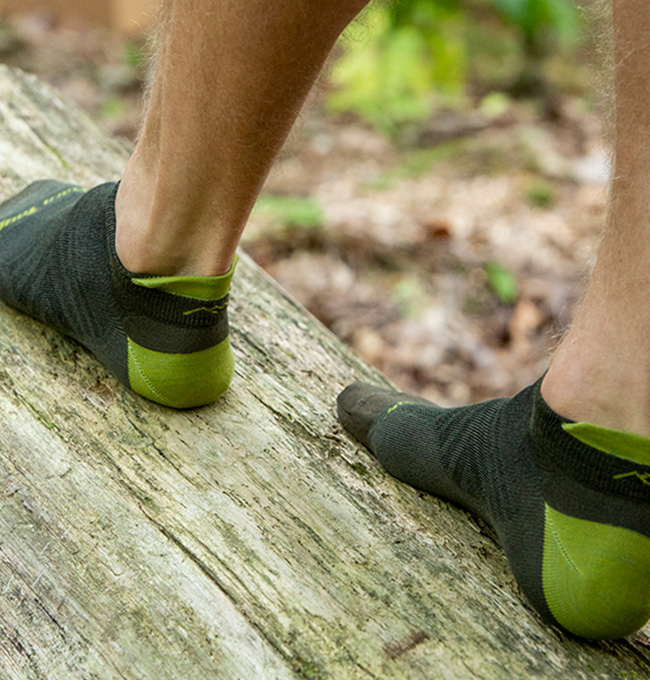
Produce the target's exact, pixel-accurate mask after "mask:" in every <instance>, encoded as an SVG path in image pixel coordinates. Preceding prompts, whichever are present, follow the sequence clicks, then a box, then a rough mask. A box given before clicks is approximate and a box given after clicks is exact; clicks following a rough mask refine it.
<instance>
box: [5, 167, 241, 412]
mask: <svg viewBox="0 0 650 680" xmlns="http://www.w3.org/2000/svg"><path fill="white" fill-rule="evenodd" d="M117 186H118V185H117V184H115V183H110V184H102V185H100V186H98V187H95V188H94V189H92V190H90V191H85V190H84V189H83V188H82V187H79V186H76V185H71V184H64V183H62V182H57V181H53V180H44V181H39V182H34V183H33V184H31V185H29V186H28V187H27V188H26V189H25V190H24V191H22V192H21V193H20V194H18V195H17V196H14V197H13V198H11V199H9V200H8V201H6V202H5V203H3V204H1V205H0V299H1V300H2V301H4V302H6V303H7V304H8V305H11V306H12V307H15V308H16V309H19V310H20V311H22V312H25V313H26V314H29V315H30V316H33V317H34V318H36V319H38V320H39V321H43V322H45V323H46V324H48V325H50V326H52V327H53V328H56V329H57V330H58V331H60V332H62V333H64V334H66V335H68V336H71V337H73V338H75V339H76V340H77V341H78V342H80V343H81V344H82V345H84V346H85V347H87V348H88V349H90V350H91V351H92V352H93V353H94V354H95V355H96V356H97V357H98V358H99V359H100V360H101V361H102V362H103V363H104V364H105V365H106V366H107V368H108V369H109V370H110V371H111V372H113V373H114V374H115V375H116V376H117V377H118V378H119V379H120V380H121V381H122V382H123V383H125V384H126V385H128V386H130V387H131V388H132V389H133V390H134V391H135V392H137V393H139V394H141V395H143V396H145V397H147V398H148V399H151V400H152V401H155V402H158V403H160V404H164V405H165V406H171V407H175V408H191V407H195V406H201V405H204V404H207V403H210V402H212V401H214V400H215V399H216V398H217V397H218V396H219V395H220V394H222V393H223V392H224V391H225V390H226V389H227V388H228V386H229V384H230V381H231V379H232V376H233V372H234V359H233V354H232V350H231V347H230V338H229V328H228V292H229V289H230V283H231V280H232V276H233V271H234V267H235V264H233V267H232V269H231V271H229V272H228V273H227V274H225V275H223V276H209V277H200V276H181V277H172V276H150V275H147V274H134V273H132V272H129V271H128V270H127V269H125V268H124V266H123V265H122V263H121V262H120V260H119V258H118V257H117V253H116V251H115V195H116V193H117Z"/></svg>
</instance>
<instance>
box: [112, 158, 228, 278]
mask: <svg viewBox="0 0 650 680" xmlns="http://www.w3.org/2000/svg"><path fill="white" fill-rule="evenodd" d="M127 173H128V168H127ZM132 176H133V175H132V174H131V175H129V176H127V174H126V173H125V178H126V180H128V182H125V181H124V180H123V182H122V183H121V184H120V187H119V190H118V193H117V197H116V201H115V215H116V229H115V250H116V252H117V256H118V258H119V259H120V261H121V263H122V264H123V265H124V267H125V268H126V269H127V270H129V271H131V272H136V273H139V274H154V275H158V276H221V275H223V274H226V273H227V272H228V271H229V270H230V267H231V265H232V262H233V260H234V257H235V252H236V247H237V240H238V239H237V240H235V241H233V240H232V239H230V242H227V243H225V244H220V243H219V240H220V239H219V232H218V230H215V234H214V238H213V239H210V242H209V243H208V244H207V245H206V243H205V238H202V237H201V232H200V230H198V229H196V228H195V225H194V224H193V225H192V227H193V228H192V229H182V228H179V226H178V225H179V224H182V223H183V220H181V219H176V220H175V219H171V220H170V219H169V218H167V217H165V218H161V217H159V218H157V219H156V218H152V215H155V214H160V213H162V214H163V215H166V216H167V215H168V214H169V211H164V210H163V211H161V210H158V211H157V213H156V209H155V207H154V205H153V204H154V201H153V195H154V189H153V185H152V183H151V182H148V181H147V180H146V178H144V177H142V176H141V175H140V177H142V181H136V180H132V179H131V177H132ZM220 246H222V247H220Z"/></svg>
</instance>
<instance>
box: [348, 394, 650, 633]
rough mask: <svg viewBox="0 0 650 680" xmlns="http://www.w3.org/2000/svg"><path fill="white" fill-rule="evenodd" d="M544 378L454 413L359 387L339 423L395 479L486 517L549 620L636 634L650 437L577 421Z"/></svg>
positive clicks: (646, 576) (645, 558)
mask: <svg viewBox="0 0 650 680" xmlns="http://www.w3.org/2000/svg"><path fill="white" fill-rule="evenodd" d="M540 383H541V380H540V381H538V382H537V383H536V384H534V385H532V386H531V387H529V388H527V389H525V390H523V391H522V392H520V393H519V394H518V395H517V396H515V397H513V398H512V399H496V400H493V401H488V402H484V403H481V404H476V405H474V406H467V407H463V408H451V409H443V408H441V407H438V406H436V405H435V404H432V403H431V402H425V401H424V400H422V399H420V398H417V397H410V396H408V395H405V394H401V393H398V392H392V391H390V390H385V389H383V388H377V387H374V386H371V385H364V384H360V383H355V384H353V385H350V386H349V387H348V388H346V389H345V390H344V391H343V392H342V393H341V394H340V395H339V398H338V412H339V419H340V421H341V423H342V424H343V426H344V427H345V428H346V429H347V430H348V431H349V432H350V433H351V434H352V435H354V436H355V437H356V438H357V439H359V440H360V441H361V442H363V443H364V444H365V445H366V446H367V447H368V448H369V449H370V450H371V451H372V452H373V453H374V454H375V456H376V457H377V458H378V459H379V461H380V462H381V463H382V465H383V466H384V467H385V468H386V469H387V470H388V472H390V473H391V474H392V475H394V476H395V477H397V478H399V479H401V480H402V481H404V482H407V483H408V484H411V485H412V486H415V487H417V488H418V489H422V490H423V491H427V492H429V493H432V494H435V495H437V496H441V497H443V498H446V499H448V500H451V501H453V502H455V503H458V504H459V505H462V506H463V507H465V508H467V509H468V510H470V511H472V512H474V513H476V514H477V515H479V516H480V517H482V518H483V519H484V520H486V521H487V522H488V523H489V524H490V525H491V526H492V527H493V528H494V530H495V531H496V533H497V535H498V537H499V540H500V542H501V545H502V547H503V549H504V552H505V553H506V556H507V558H508V561H509V563H510V566H511V568H512V570H513V573H514V575H515V577H516V579H517V581H518V583H519V585H520V587H521V588H522V590H523V592H524V593H525V595H526V597H527V598H528V599H529V600H530V602H531V603H532V604H533V606H534V607H535V608H536V609H537V611H538V612H539V613H540V614H541V616H542V618H543V619H544V620H545V621H547V622H548V623H551V624H554V625H559V626H561V627H562V628H564V629H566V630H568V631H569V632H571V633H573V634H575V635H578V636H581V637H585V638H591V639H606V638H618V637H624V636H627V635H630V634H631V633H633V632H635V631H637V630H639V629H640V628H641V627H642V626H644V625H645V623H646V622H647V621H648V619H650V439H647V438H645V437H642V436H640V435H631V434H628V433H626V432H620V431H617V430H611V429H607V428H600V427H596V426H593V425H588V424H586V423H569V422H568V421H566V420H565V419H563V418H561V417H560V416H558V415H557V414H556V413H554V412H553V411H552V410H551V409H550V408H549V406H548V405H547V404H546V403H545V401H544V399H543V398H542V396H541V394H540Z"/></svg>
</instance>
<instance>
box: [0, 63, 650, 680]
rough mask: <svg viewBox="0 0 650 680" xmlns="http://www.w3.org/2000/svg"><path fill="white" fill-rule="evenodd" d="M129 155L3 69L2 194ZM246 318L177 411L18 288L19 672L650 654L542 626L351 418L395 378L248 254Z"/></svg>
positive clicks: (5, 619) (641, 666)
mask: <svg viewBox="0 0 650 680" xmlns="http://www.w3.org/2000/svg"><path fill="white" fill-rule="evenodd" d="M127 154H128V149H127V148H126V147H125V145H123V144H122V143H119V142H117V141H114V140H111V139H109V138H108V137H107V136H106V135H105V134H104V133H103V132H101V131H99V130H98V129H97V128H96V127H95V126H94V125H93V124H92V123H90V122H89V121H88V120H87V118H86V117H85V116H84V115H82V114H80V113H79V112H78V111H76V110H75V109H74V108H73V107H70V106H68V105H65V104H63V103H61V102H60V101H59V100H58V99H57V98H56V96H54V95H53V94H52V93H51V92H50V91H49V90H48V89H47V88H45V87H44V86H43V85H41V84H40V83H39V82H38V81H37V80H35V79H34V78H32V77H29V76H25V75H23V74H20V73H18V72H14V71H10V70H7V69H6V68H0V200H2V199H4V198H6V197H8V196H9V195H11V194H12V193H14V192H16V191H17V190H19V189H20V188H22V187H23V186H24V185H25V184H26V183H27V182H29V181H31V180H34V179H36V178H42V177H56V178H59V179H62V180H73V181H78V182H81V183H83V184H86V185H88V186H91V185H93V184H95V183H97V182H99V181H102V180H106V179H112V178H116V177H118V176H119V174H120V171H121V169H122V167H123V164H124V160H125V158H126V156H127ZM232 323H233V341H234V347H235V352H236V355H237V360H238V366H237V373H236V377H235V380H234V382H233V385H232V387H231V389H230V391H229V392H228V394H227V395H226V396H225V397H224V398H223V399H221V401H219V403H217V404H216V405H214V406H212V407H208V408H203V409H199V410H195V411H190V412H175V411H171V410H168V409H165V408H162V407H158V406H156V405H154V404H152V403H150V402H146V401H144V400H142V399H140V398H138V397H137V396H135V395H133V394H131V393H130V392H129V391H128V390H126V389H124V388H123V387H121V386H120V385H119V384H117V383H116V381H115V380H114V379H113V378H112V377H111V376H110V375H108V374H107V373H106V372H105V371H104V370H103V368H102V367H101V366H100V365H99V364H98V363H97V362H96V361H95V360H94V359H93V358H92V357H91V356H90V355H89V354H88V353H87V352H86V351H85V350H84V349H83V348H81V347H80V346H79V345H77V344H75V343H74V342H72V341H69V340H66V339H64V338H62V337H60V336H59V335H57V334H56V333H54V332H53V331H51V330H49V329H47V328H45V327H43V326H41V325H39V324H38V323H35V322H33V321H32V320H31V319H29V318H27V317H25V316H23V315H21V314H19V313H17V312H15V311H13V310H11V309H9V308H7V307H4V306H2V305H0V362H1V363H0V478H1V488H0V493H1V505H0V678H2V679H3V680H5V679H6V680H23V679H24V680H27V679H29V680H35V679H39V680H40V679H47V680H77V679H78V680H81V679H88V680H89V679H91V678H92V679H101V680H104V679H112V678H124V679H129V680H131V679H138V680H140V679H142V680H165V679H173V680H181V679H182V680H205V679H206V678H219V679H221V678H224V679H226V678H228V679H229V678H240V679H242V680H251V679H258V678H259V679H261V680H266V679H269V680H271V679H276V678H277V679H280V678H334V679H336V680H344V679H347V678H360V679H361V678H391V679H393V678H396V679H398V678H408V679H412V678H426V679H432V678H435V679H447V678H449V679H452V678H453V679H454V680H458V679H463V678H486V679H487V678H489V679H492V678H494V679H497V678H498V679H499V680H502V679H503V678H506V677H511V678H526V679H528V678H554V679H555V678H571V679H572V680H577V679H581V678H585V679H587V678H588V679H589V680H594V679H596V678H602V679H605V678H607V679H610V678H621V680H622V679H623V678H626V679H627V678H647V677H649V676H650V648H649V646H648V639H647V638H646V636H645V635H644V634H643V633H641V634H639V635H637V636H636V637H635V638H633V639H630V640H627V641H621V642H616V643H608V644H584V643H581V642H578V641H576V640H573V639H570V638H567V637H565V636H564V635H562V634H560V633H558V632H556V631H554V630H551V629H549V628H547V627H546V626H544V625H542V624H541V623H540V622H539V620H538V618H537V616H536V615H535V613H534V612H532V611H531V610H530V608H528V607H527V606H526V605H525V604H522V602H521V599H520V596H519V594H518V592H517V589H516V586H515V584H514V582H513V579H512V576H511V575H510V572H509V570H508V567H507V564H506V562H505V560H504V558H503V557H502V555H501V553H500V551H499V550H498V548H497V547H496V546H495V545H494V543H493V542H492V541H491V540H490V538H489V537H487V536H486V535H485V533H484V532H483V531H482V530H481V528H480V527H479V526H478V525H477V524H476V522H475V521H474V520H473V519H471V518H470V517H469V515H467V514H466V513H464V512H462V511H461V510H458V509H456V508H454V507H451V506H449V505H447V504H445V503H442V502H440V501H438V500H437V499H433V498H431V497H429V496H426V495H425V494H419V493H417V492H415V491H414V490H412V489H409V488H408V487H406V486H404V485H401V484H400V483H398V482H396V481H394V480H392V479H391V478H389V477H388V476H387V475H386V474H384V472H383V471H382V470H381V469H380V467H379V466H378V465H377V463H376V462H375V461H374V460H373V459H372V458H371V457H370V455H369V454H368V453H367V452H366V451H365V450H364V449H362V448H360V447H358V446H357V445H356V444H355V443H354V442H353V441H352V440H350V439H349V438H348V437H347V436H346V435H345V434H344V433H342V432H341V430H340V429H339V428H338V427H337V424H336V421H335V416H334V398H335V395H336V393H337V392H338V390H339V389H340V388H342V387H343V386H344V385H345V384H347V383H348V382H349V381H350V380H352V379H360V378H361V379H363V378H365V379H369V380H374V381H381V380H382V378H381V377H380V376H378V375H377V374H376V372H375V371H373V370H371V369H370V368H368V367H367V366H365V365H364V364H363V363H362V362H361V361H360V360H359V359H357V358H356V357H355V356H353V355H352V353H351V352H350V351H349V350H348V349H346V348H345V347H344V346H342V345H341V343H339V342H338V341H337V340H336V339H335V338H334V337H333V336H332V335H331V334H330V333H329V332H328V331H326V330H325V329H324V328H322V327H321V326H320V325H319V324H318V323H317V322H316V321H315V320H313V319H312V318H311V317H310V316H309V315H308V314H307V313H306V312H305V311H304V310H303V309H301V308H300V307H299V306H297V305H296V304H295V303H293V302H292V301H291V300H290V299H289V298H288V297H287V296H286V295H284V294H283V293H282V292H281V291H280V290H279V289H278V288H277V287H276V286H275V285H274V284H273V282H271V281H269V279H268V278H267V277H265V276H264V274H262V273H261V272H260V271H259V270H258V269H257V267H255V265H254V264H252V263H251V262H250V261H248V260H247V259H246V258H243V261H242V262H241V264H240V266H239V268H238V271H237V275H236V279H235V284H234V293H233V303H232ZM646 632H648V631H647V630H646Z"/></svg>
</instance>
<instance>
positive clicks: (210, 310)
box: [183, 301, 228, 316]
mask: <svg viewBox="0 0 650 680" xmlns="http://www.w3.org/2000/svg"><path fill="white" fill-rule="evenodd" d="M227 306H228V302H227V301H226V302H221V303H217V304H216V305H214V306H213V307H197V308H196V309H190V311H189V312H183V316H189V315H190V314H197V313H198V312H207V313H208V314H218V313H219V312H222V311H223V310H224V309H225V308H226V307H227Z"/></svg>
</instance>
